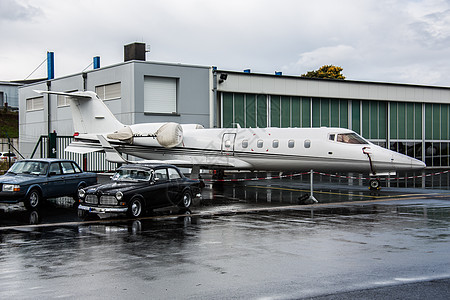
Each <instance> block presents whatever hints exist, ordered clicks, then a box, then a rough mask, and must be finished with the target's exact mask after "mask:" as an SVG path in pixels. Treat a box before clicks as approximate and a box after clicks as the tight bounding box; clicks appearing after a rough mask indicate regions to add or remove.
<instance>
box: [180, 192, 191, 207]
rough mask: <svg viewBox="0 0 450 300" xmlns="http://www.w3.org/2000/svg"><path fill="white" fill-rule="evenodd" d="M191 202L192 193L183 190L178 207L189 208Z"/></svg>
mask: <svg viewBox="0 0 450 300" xmlns="http://www.w3.org/2000/svg"><path fill="white" fill-rule="evenodd" d="M191 204H192V195H191V192H189V191H185V192H184V193H183V197H181V203H180V205H179V206H180V207H183V208H189V207H190V206H191Z"/></svg>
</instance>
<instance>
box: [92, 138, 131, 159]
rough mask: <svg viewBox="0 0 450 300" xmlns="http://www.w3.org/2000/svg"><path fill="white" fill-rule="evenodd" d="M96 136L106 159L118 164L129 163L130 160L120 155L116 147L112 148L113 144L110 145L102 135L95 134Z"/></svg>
mask: <svg viewBox="0 0 450 300" xmlns="http://www.w3.org/2000/svg"><path fill="white" fill-rule="evenodd" d="M97 138H98V140H99V141H100V144H101V145H102V148H103V150H104V151H105V154H106V160H107V161H110V162H113V163H120V164H123V163H125V164H128V163H131V162H130V161H128V160H126V159H124V158H123V157H122V155H120V153H119V152H118V151H117V150H116V149H114V147H113V146H111V144H110V143H109V142H108V141H107V140H106V139H105V137H104V136H103V135H97Z"/></svg>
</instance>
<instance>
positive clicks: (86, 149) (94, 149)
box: [64, 143, 103, 154]
mask: <svg viewBox="0 0 450 300" xmlns="http://www.w3.org/2000/svg"><path fill="white" fill-rule="evenodd" d="M76 144H77V143H71V144H70V145H69V146H67V147H66V148H65V149H64V151H67V152H72V153H78V154H87V153H92V152H99V151H102V150H103V149H102V148H99V147H88V146H77V145H76Z"/></svg>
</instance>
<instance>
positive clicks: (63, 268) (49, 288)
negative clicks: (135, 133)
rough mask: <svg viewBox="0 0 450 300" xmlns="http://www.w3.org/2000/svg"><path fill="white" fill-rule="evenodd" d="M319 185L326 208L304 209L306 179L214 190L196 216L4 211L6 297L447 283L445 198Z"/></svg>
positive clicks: (62, 207)
mask: <svg viewBox="0 0 450 300" xmlns="http://www.w3.org/2000/svg"><path fill="white" fill-rule="evenodd" d="M315 187H316V190H315V196H316V198H317V199H319V201H320V203H319V204H317V205H298V202H299V201H298V198H299V197H301V196H302V195H303V194H305V193H308V192H309V186H308V185H307V183H304V182H301V181H295V180H278V181H277V182H275V181H270V182H262V181H258V182H244V183H242V182H238V183H225V184H222V185H216V184H215V185H211V184H208V185H207V187H206V188H205V190H204V191H203V199H202V200H201V201H197V202H196V203H195V206H194V207H193V208H192V209H191V211H189V212H184V211H179V210H178V209H175V208H167V209H162V210H158V211H156V212H155V213H154V214H153V215H149V216H146V217H145V218H141V219H138V220H131V219H127V218H126V217H124V216H117V215H102V216H101V217H100V218H93V217H91V218H88V219H80V218H78V216H77V212H76V209H75V207H74V205H73V204H74V203H73V200H71V199H67V198H62V199H53V200H51V201H49V202H48V203H46V205H45V206H43V207H42V209H40V210H39V211H32V212H28V211H26V210H25V209H24V208H23V206H21V205H18V206H0V298H1V299H10V298H21V299H36V298H46V299H48V298H71V299H72V298H81V297H87V298H99V297H102V298H116V299H117V298H153V299H174V298H182V299H198V298H207V299H211V298H220V299H223V298H262V297H266V298H275V299H292V298H307V297H315V296H320V295H334V294H337V293H345V292H348V291H356V290H368V289H372V288H379V287H386V286H389V287H390V286H400V285H404V284H405V283H419V284H420V282H429V281H433V282H440V281H442V280H448V278H450V272H449V270H450V257H449V255H448V250H449V247H448V245H449V242H450V229H449V228H450V226H449V225H450V201H449V200H450V194H449V193H447V192H446V191H436V190H434V191H433V190H407V189H393V188H391V189H384V190H382V191H381V192H380V193H378V194H375V195H373V194H372V195H371V193H370V191H368V190H367V188H366V187H363V186H361V187H347V186H335V185H330V184H326V183H319V184H316V185H315ZM414 290H415V291H417V290H418V287H417V286H414ZM439 291H441V294H439V295H437V296H436V295H433V298H435V299H445V298H446V297H448V292H449V291H448V289H447V290H446V289H445V288H442V287H440V288H439ZM440 296H442V297H440ZM396 297H397V298H409V297H407V296H405V295H400V296H396Z"/></svg>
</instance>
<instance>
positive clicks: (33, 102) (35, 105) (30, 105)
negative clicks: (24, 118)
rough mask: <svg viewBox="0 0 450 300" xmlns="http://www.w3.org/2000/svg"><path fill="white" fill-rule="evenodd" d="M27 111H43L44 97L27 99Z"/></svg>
mask: <svg viewBox="0 0 450 300" xmlns="http://www.w3.org/2000/svg"><path fill="white" fill-rule="evenodd" d="M26 102H27V111H34V110H42V109H44V97H36V98H30V99H27V101H26Z"/></svg>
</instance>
